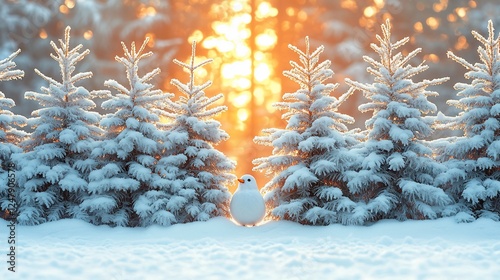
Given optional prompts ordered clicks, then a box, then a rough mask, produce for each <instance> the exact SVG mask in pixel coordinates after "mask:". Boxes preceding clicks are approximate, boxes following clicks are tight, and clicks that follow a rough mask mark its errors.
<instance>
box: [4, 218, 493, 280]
mask: <svg viewBox="0 0 500 280" xmlns="http://www.w3.org/2000/svg"><path fill="white" fill-rule="evenodd" d="M0 227H1V228H6V227H7V223H6V222H5V221H3V220H1V221H0ZM6 240H7V236H6V233H5V231H3V230H2V243H0V244H2V246H1V247H0V249H2V251H1V255H2V256H4V259H5V258H6V254H7V244H6ZM16 244H17V252H16V254H17V264H16V272H15V273H12V272H10V271H8V270H7V263H6V262H5V261H2V265H1V266H0V268H1V271H0V279H382V278H383V279H403V278H404V279H416V278H418V279H496V276H498V274H499V273H500V266H499V265H498V259H499V257H500V226H499V223H498V222H494V221H492V220H488V219H479V220H477V221H474V222H472V223H462V224H457V223H456V222H455V221H454V220H453V218H446V219H439V220H432V221H405V222H402V223H401V222H397V221H393V220H388V221H381V222H378V223H376V224H374V225H372V226H342V225H330V226H325V227H313V226H303V225H300V224H296V223H292V222H287V221H272V222H266V223H263V224H261V225H260V226H257V227H241V226H238V225H236V224H235V223H233V222H232V221H231V220H228V219H226V218H221V217H219V218H214V219H211V220H209V221H207V222H194V223H189V224H177V225H173V226H170V227H161V226H151V227H148V228H120V227H117V228H110V227H108V226H93V225H90V224H87V223H85V222H82V221H78V220H60V221H56V222H50V223H45V224H42V225H39V226H31V227H29V226H17V234H16Z"/></svg>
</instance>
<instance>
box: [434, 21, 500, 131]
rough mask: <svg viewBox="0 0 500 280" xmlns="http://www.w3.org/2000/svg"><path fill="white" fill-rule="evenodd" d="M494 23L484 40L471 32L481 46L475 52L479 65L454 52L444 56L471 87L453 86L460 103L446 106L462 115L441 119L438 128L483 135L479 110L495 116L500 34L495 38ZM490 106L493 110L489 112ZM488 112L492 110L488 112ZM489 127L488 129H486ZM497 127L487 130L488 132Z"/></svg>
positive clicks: (499, 81)
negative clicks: (453, 108) (454, 65)
mask: <svg viewBox="0 0 500 280" xmlns="http://www.w3.org/2000/svg"><path fill="white" fill-rule="evenodd" d="M494 31H495V30H494V28H493V22H492V21H491V20H490V21H488V37H483V36H482V35H481V34H479V33H477V32H476V31H472V34H473V35H474V37H475V38H476V39H477V40H478V41H479V42H480V43H481V44H482V46H479V47H478V49H477V52H478V54H479V60H480V62H478V63H474V64H472V63H470V62H468V61H467V60H465V59H464V58H462V57H459V56H457V55H456V54H454V53H453V52H451V51H449V52H448V53H447V55H448V57H449V58H451V59H453V60H454V61H456V62H457V63H458V64H460V65H462V66H463V67H464V68H465V69H467V70H468V72H467V73H465V75H464V76H465V78H466V79H470V80H471V82H470V84H466V83H456V84H455V86H454V88H455V89H456V90H458V91H459V92H458V93H457V95H458V96H460V97H461V98H460V99H459V100H448V101H447V102H446V103H447V104H449V105H451V106H454V107H456V108H458V109H460V110H461V111H462V112H461V113H460V114H459V115H458V116H456V117H446V116H443V115H441V116H440V123H439V124H438V127H439V128H451V129H460V130H463V131H464V132H465V135H466V136H473V135H477V134H482V133H485V125H487V124H486V122H485V120H486V118H485V116H484V114H483V113H482V111H481V110H485V109H487V110H488V111H489V112H490V113H491V114H492V115H495V116H498V109H495V108H497V107H498V105H496V104H497V103H498V102H499V101H500V90H499V87H500V34H499V35H498V36H497V37H496V38H495V32H494ZM492 106H494V107H493V108H492ZM489 108H492V109H491V111H490V110H489ZM487 126H488V125H487ZM490 129H492V130H496V127H490V126H488V130H490Z"/></svg>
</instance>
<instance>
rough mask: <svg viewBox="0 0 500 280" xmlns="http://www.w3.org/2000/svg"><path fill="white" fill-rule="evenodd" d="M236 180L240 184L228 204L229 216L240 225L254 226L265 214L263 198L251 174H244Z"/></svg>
mask: <svg viewBox="0 0 500 280" xmlns="http://www.w3.org/2000/svg"><path fill="white" fill-rule="evenodd" d="M238 181H240V184H239V186H238V188H237V189H236V192H234V194H233V197H232V198H231V204H230V206H229V208H230V210H231V216H233V219H234V220H235V221H236V222H238V223H239V224H240V225H242V226H254V225H255V224H257V223H258V222H260V221H262V219H263V218H264V215H265V214H266V205H265V203H264V198H263V197H262V195H261V194H260V192H259V188H258V187H257V182H256V181H255V178H254V177H253V176H252V175H244V176H243V177H241V179H239V180H238ZM242 181H243V182H242Z"/></svg>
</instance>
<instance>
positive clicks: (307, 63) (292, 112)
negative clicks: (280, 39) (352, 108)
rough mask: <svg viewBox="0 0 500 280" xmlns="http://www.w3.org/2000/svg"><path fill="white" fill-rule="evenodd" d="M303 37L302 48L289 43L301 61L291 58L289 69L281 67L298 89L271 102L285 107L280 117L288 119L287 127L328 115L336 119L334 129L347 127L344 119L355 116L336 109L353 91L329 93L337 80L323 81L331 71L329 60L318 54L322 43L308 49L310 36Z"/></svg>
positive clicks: (341, 129) (331, 74)
mask: <svg viewBox="0 0 500 280" xmlns="http://www.w3.org/2000/svg"><path fill="white" fill-rule="evenodd" d="M305 41H306V50H305V52H303V51H302V50H300V49H298V48H297V47H295V46H293V45H288V47H289V48H290V49H291V50H292V51H294V52H295V53H297V54H298V55H299V61H300V62H301V64H302V65H300V64H299V63H297V62H295V61H290V65H291V66H292V69H290V70H285V71H283V75H284V76H285V77H287V78H289V79H291V80H292V81H294V82H296V83H297V84H298V85H299V86H300V89H299V90H297V91H296V92H293V93H285V94H284V95H283V102H276V103H275V104H273V106H274V107H276V108H278V109H280V110H288V112H285V113H284V114H283V116H282V118H283V119H286V120H288V122H289V126H288V128H294V127H295V128H298V126H300V125H301V124H299V123H302V125H305V123H308V125H309V126H310V125H311V124H312V122H314V121H315V120H317V119H320V118H322V117H328V118H332V119H335V120H336V122H335V127H336V128H337V129H339V130H340V131H347V127H346V126H345V125H344V124H343V123H353V122H354V119H353V118H352V117H350V116H347V115H344V114H340V113H338V112H337V108H338V107H339V106H340V105H341V104H342V103H343V102H344V101H345V100H346V99H347V98H348V97H349V96H350V95H351V94H352V91H349V92H346V93H344V94H343V95H342V96H340V97H339V99H337V98H336V97H334V96H333V95H332V92H333V91H335V90H336V89H337V88H338V86H339V84H338V83H336V84H332V83H327V84H324V82H325V81H326V80H327V79H329V78H331V77H332V76H333V74H334V73H333V71H332V70H331V69H329V68H330V66H331V61H330V60H324V61H322V62H320V58H319V57H320V55H321V53H322V52H323V51H324V47H323V46H319V47H318V48H316V50H314V51H313V52H311V51H310V43H309V37H306V38H305ZM301 115H302V117H301ZM298 119H300V120H298ZM296 121H299V123H296ZM304 121H305V123H304ZM303 128H305V127H303Z"/></svg>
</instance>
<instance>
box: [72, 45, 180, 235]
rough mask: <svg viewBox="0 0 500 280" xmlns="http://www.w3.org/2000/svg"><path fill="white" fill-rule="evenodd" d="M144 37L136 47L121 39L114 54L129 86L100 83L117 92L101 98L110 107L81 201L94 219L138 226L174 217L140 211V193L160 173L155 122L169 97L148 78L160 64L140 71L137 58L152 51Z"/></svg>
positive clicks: (158, 134)
mask: <svg viewBox="0 0 500 280" xmlns="http://www.w3.org/2000/svg"><path fill="white" fill-rule="evenodd" d="M148 41H149V38H146V39H145V40H144V42H143V44H142V46H141V47H140V48H139V49H136V46H135V43H132V45H131V48H130V50H129V49H128V48H127V47H126V45H125V44H124V43H123V42H122V47H123V51H124V56H123V57H119V56H117V57H116V60H117V61H118V62H120V63H121V64H123V65H124V66H125V71H126V74H127V79H128V82H129V84H128V87H126V86H124V85H121V84H120V83H118V82H117V81H115V80H107V81H106V82H105V83H104V84H105V86H107V87H110V88H113V89H115V90H116V91H117V92H118V93H117V94H116V95H115V96H112V98H110V99H108V100H106V101H104V102H103V103H102V108H103V109H105V110H114V112H113V113H109V114H107V115H106V116H104V117H103V119H102V120H101V127H102V128H103V129H104V130H105V131H106V132H105V135H104V139H103V140H102V141H101V142H100V143H99V144H98V145H96V147H95V149H94V151H93V152H92V156H93V158H95V159H97V160H98V161H99V167H98V168H96V169H95V170H92V172H90V175H89V180H90V182H89V184H88V188H87V192H88V194H87V196H86V197H85V198H84V199H83V202H82V203H81V205H80V206H81V208H82V209H83V210H84V211H85V212H86V213H87V216H88V218H87V220H88V221H89V222H91V223H93V224H108V225H111V226H138V225H143V224H145V223H146V224H147V223H149V220H152V221H153V222H156V223H160V224H169V223H171V220H172V215H170V214H168V213H165V212H159V213H149V214H151V216H148V215H144V213H143V212H144V211H143V209H142V208H143V206H142V203H141V202H140V201H141V200H140V199H139V197H140V196H141V195H142V194H143V193H144V192H146V191H148V190H150V188H152V187H153V186H154V184H155V182H156V181H157V180H159V179H160V177H159V175H158V174H157V173H156V172H155V165H156V163H157V161H158V159H159V155H160V146H159V145H160V142H161V140H162V133H161V132H160V131H159V130H158V128H157V123H158V122H159V121H160V116H161V115H162V114H163V108H164V107H165V101H166V100H168V99H169V98H170V97H171V95H169V94H165V93H163V92H162V91H161V90H159V89H154V85H153V84H151V83H150V80H151V79H153V78H154V77H155V76H156V75H157V74H158V73H160V69H159V68H155V69H153V70H152V71H150V72H148V73H146V74H145V75H144V76H142V77H141V76H140V75H139V62H140V61H141V59H144V58H147V57H149V56H151V55H152V54H153V53H152V52H147V53H144V48H145V47H146V45H147V43H148Z"/></svg>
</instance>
